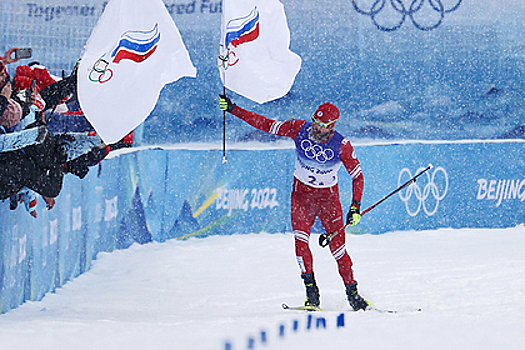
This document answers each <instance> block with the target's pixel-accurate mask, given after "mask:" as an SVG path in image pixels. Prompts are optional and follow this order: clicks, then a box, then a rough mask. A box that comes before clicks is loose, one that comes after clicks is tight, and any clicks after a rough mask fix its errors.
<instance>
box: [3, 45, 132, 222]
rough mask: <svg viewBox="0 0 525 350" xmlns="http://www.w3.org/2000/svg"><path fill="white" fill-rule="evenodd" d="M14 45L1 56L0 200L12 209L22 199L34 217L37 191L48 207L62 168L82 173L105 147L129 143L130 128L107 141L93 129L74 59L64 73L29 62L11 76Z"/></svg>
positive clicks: (104, 153) (56, 191)
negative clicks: (120, 136)
mask: <svg viewBox="0 0 525 350" xmlns="http://www.w3.org/2000/svg"><path fill="white" fill-rule="evenodd" d="M17 50H18V48H11V49H9V50H7V52H6V53H5V55H4V56H3V57H0V164H1V166H0V200H2V201H5V200H9V201H10V208H11V209H12V210H15V209H16V208H17V206H18V204H19V203H24V205H25V207H26V209H27V211H28V212H29V214H30V215H31V216H33V217H35V218H36V217H37V216H38V214H37V203H38V196H39V195H40V196H41V197H42V198H43V200H44V201H45V203H46V207H47V209H52V208H53V207H54V205H55V198H56V197H57V196H58V195H59V193H60V190H61V188H62V183H63V178H64V175H65V174H68V173H72V174H74V175H76V176H78V177H79V178H81V179H82V178H84V177H85V176H86V175H87V173H88V172H89V167H92V166H95V165H97V164H98V163H100V162H101V161H102V160H103V159H104V158H105V157H106V156H107V154H108V153H109V152H110V151H112V150H115V149H119V148H122V147H130V146H131V145H132V143H133V133H130V134H129V135H128V136H126V137H125V138H123V139H122V140H121V141H119V142H117V143H115V144H111V145H106V144H104V142H103V141H102V139H101V138H100V137H99V136H98V135H97V133H96V131H95V129H94V128H93V127H92V125H91V124H90V123H89V121H88V120H87V119H86V118H85V117H84V115H83V113H82V110H81V109H80V105H79V103H78V99H77V93H76V90H77V76H76V73H77V68H78V62H77V65H75V68H74V69H73V71H72V73H71V74H70V75H69V76H67V77H66V76H65V74H64V72H63V73H62V77H55V76H52V75H51V74H50V73H49V71H48V69H47V68H46V67H44V66H42V65H40V63H38V62H31V63H29V64H27V65H18V66H17V67H16V72H15V74H14V77H13V78H11V75H10V74H9V70H8V67H7V65H9V64H11V63H14V62H17V61H19V59H16V58H13V53H14V52H16V51H17Z"/></svg>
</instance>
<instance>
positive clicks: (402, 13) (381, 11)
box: [352, 0, 463, 32]
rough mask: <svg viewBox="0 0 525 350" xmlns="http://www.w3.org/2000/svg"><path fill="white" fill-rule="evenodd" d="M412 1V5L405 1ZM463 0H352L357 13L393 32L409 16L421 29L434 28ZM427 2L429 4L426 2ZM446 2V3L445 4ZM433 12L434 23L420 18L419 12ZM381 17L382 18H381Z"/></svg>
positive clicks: (379, 26) (381, 28)
mask: <svg viewBox="0 0 525 350" xmlns="http://www.w3.org/2000/svg"><path fill="white" fill-rule="evenodd" d="M407 1H410V5H409V6H407V5H405V2H407ZM462 1H463V0H352V4H353V5H354V9H355V10H356V11H357V13H359V14H361V15H365V16H369V17H370V19H371V20H372V23H374V25H375V26H376V27H377V28H378V29H379V30H382V31H385V32H391V31H394V30H397V29H399V28H401V26H402V25H403V23H404V22H405V20H406V18H407V17H410V20H411V21H412V23H413V24H414V26H415V27H416V28H417V29H419V30H424V31H428V30H433V29H436V28H437V27H439V26H440V25H441V23H442V22H443V19H444V18H445V14H447V13H450V12H453V11H456V10H457V9H458V8H459V6H460V5H461V3H462ZM450 2H452V5H450V6H446V3H450ZM358 3H368V4H369V3H372V5H371V6H366V7H365V6H364V5H359V4H358ZM425 3H427V4H425ZM444 3H445V4H444ZM423 12H425V14H426V13H431V14H432V23H428V24H426V25H425V24H423V23H422V22H423V21H422V20H421V19H418V18H417V17H418V14H419V15H422V13H423ZM387 16H388V19H389V20H391V21H394V24H391V25H386V24H381V23H379V22H385V21H384V19H386V18H387ZM380 17H381V18H380Z"/></svg>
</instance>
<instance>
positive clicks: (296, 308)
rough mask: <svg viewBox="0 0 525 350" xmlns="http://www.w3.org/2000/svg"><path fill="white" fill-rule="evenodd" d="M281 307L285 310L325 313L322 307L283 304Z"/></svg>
mask: <svg viewBox="0 0 525 350" xmlns="http://www.w3.org/2000/svg"><path fill="white" fill-rule="evenodd" d="M281 306H282V308H283V309H285V310H303V311H323V309H321V308H320V307H318V306H311V305H309V306H289V305H288V304H285V303H283V304H282V305H281Z"/></svg>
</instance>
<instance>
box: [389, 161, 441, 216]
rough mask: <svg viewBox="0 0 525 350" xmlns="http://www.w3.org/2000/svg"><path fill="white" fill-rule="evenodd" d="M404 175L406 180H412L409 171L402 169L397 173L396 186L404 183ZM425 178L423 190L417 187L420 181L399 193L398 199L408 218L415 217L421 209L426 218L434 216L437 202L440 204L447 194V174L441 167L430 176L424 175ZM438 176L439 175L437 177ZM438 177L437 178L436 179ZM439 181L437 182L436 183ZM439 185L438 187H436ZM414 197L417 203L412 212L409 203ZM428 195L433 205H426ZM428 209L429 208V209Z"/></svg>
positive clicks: (427, 173) (437, 205) (428, 174)
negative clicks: (402, 203) (401, 202)
mask: <svg viewBox="0 0 525 350" xmlns="http://www.w3.org/2000/svg"><path fill="white" fill-rule="evenodd" d="M421 170H423V168H419V169H418V170H417V171H416V174H417V173H419V172H420V171H421ZM404 173H406V174H407V176H408V178H412V174H411V173H410V170H409V169H407V168H404V169H402V170H401V172H400V173H399V178H398V180H397V183H398V185H399V184H402V183H403V182H404V180H403V174H404ZM425 174H426V176H427V183H426V184H425V186H423V189H421V187H420V186H419V184H420V182H421V180H418V182H414V183H412V184H411V185H410V186H408V188H407V189H406V190H405V191H404V192H403V191H402V192H399V198H401V201H403V202H404V203H405V207H406V209H407V213H408V215H410V216H416V215H417V214H418V213H419V211H420V210H421V208H423V211H424V212H425V214H427V215H428V216H432V215H434V214H435V213H436V212H437V210H438V207H439V202H441V201H442V200H443V199H444V198H445V196H446V195H447V193H448V174H447V172H446V170H445V169H444V168H442V167H437V168H435V170H434V172H433V173H432V176H431V175H430V173H429V172H426V173H425ZM438 175H440V176H439V177H438ZM436 177H438V178H436ZM437 180H439V181H437ZM438 185H439V186H438ZM412 195H414V198H415V200H416V201H417V202H418V204H417V207H416V209H415V210H413V206H412V207H411V206H409V202H410V200H411V198H412ZM430 195H432V197H433V201H432V202H434V204H430V205H429V204H427V199H429V198H430ZM429 207H430V208H429Z"/></svg>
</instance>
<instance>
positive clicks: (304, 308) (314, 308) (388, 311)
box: [281, 303, 422, 314]
mask: <svg viewBox="0 0 525 350" xmlns="http://www.w3.org/2000/svg"><path fill="white" fill-rule="evenodd" d="M281 306H282V308H283V309H284V310H302V311H326V310H323V309H321V308H320V307H318V306H289V305H288V304H286V303H283V304H282V305H281ZM341 311H353V310H341ZM365 311H375V312H379V313H382V314H399V313H407V312H421V311H422V310H421V308H416V309H413V310H402V311H399V310H392V309H379V308H376V307H374V306H372V305H369V307H368V308H367V309H366V310H365Z"/></svg>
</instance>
